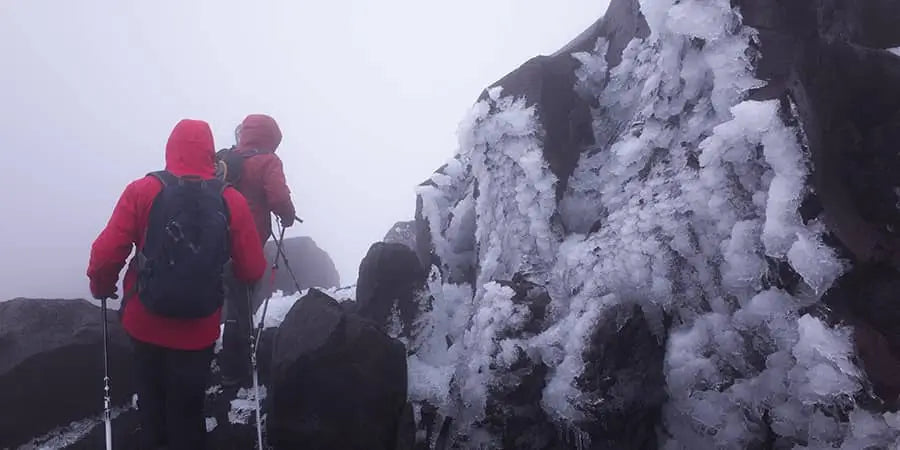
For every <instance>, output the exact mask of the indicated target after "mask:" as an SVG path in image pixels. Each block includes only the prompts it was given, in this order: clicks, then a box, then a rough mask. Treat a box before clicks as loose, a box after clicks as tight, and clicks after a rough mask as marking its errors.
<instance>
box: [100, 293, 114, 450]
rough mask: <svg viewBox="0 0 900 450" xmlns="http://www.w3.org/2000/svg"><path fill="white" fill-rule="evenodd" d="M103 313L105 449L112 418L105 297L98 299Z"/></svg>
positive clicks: (109, 449) (108, 449) (109, 447)
mask: <svg viewBox="0 0 900 450" xmlns="http://www.w3.org/2000/svg"><path fill="white" fill-rule="evenodd" d="M100 310H101V312H102V314H103V422H104V424H105V426H106V450H112V418H111V414H110V403H111V402H110V396H109V327H108V326H107V323H106V297H103V298H102V299H100Z"/></svg>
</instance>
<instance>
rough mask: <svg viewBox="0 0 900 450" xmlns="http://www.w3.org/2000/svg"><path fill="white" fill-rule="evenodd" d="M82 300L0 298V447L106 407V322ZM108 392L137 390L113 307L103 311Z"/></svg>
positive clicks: (117, 396) (117, 399) (119, 397)
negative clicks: (106, 365)
mask: <svg viewBox="0 0 900 450" xmlns="http://www.w3.org/2000/svg"><path fill="white" fill-rule="evenodd" d="M101 320H102V318H101V314H100V309H99V308H98V307H96V306H94V305H92V304H90V303H88V302H86V301H84V300H36V299H24V298H20V299H15V300H10V301H6V302H2V303H0V405H2V407H3V413H2V414H0V448H8V447H9V448H16V447H17V446H18V445H21V444H24V443H25V442H27V441H28V440H30V439H31V438H33V437H35V436H38V435H42V434H45V433H48V432H50V431H51V430H53V429H55V428H57V427H59V426H63V425H68V424H69V423H70V422H72V421H76V420H79V419H82V418H85V417H88V416H96V415H99V414H100V413H102V412H103V328H102V326H103V323H102V322H101ZM107 324H108V326H109V330H110V346H109V352H110V354H109V362H110V378H111V389H112V400H113V404H114V405H115V406H121V405H123V404H128V403H130V401H131V398H132V394H133V393H134V386H133V383H132V376H131V370H130V363H131V344H130V342H129V340H128V338H127V336H126V335H125V333H124V331H123V330H122V328H121V326H120V325H119V323H118V320H117V316H116V314H115V312H110V313H109V314H108V316H107Z"/></svg>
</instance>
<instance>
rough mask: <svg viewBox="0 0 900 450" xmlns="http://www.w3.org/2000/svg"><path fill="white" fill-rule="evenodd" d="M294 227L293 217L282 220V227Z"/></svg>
mask: <svg viewBox="0 0 900 450" xmlns="http://www.w3.org/2000/svg"><path fill="white" fill-rule="evenodd" d="M293 225H294V217H293V216H291V217H282V218H281V226H283V227H285V228H290V227H291V226H293Z"/></svg>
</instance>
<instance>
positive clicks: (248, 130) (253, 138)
mask: <svg viewBox="0 0 900 450" xmlns="http://www.w3.org/2000/svg"><path fill="white" fill-rule="evenodd" d="M235 134H236V135H237V136H238V142H237V151H238V152H242V151H247V150H254V149H256V150H259V151H261V152H264V153H275V150H276V149H278V145H279V144H281V130H280V129H279V128H278V122H275V119H273V118H272V117H270V116H267V115H265V114H251V115H249V116H247V117H246V118H245V119H244V121H243V122H241V125H240V127H239V128H238V130H237V131H236V133H235Z"/></svg>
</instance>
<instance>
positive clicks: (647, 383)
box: [576, 304, 667, 449]
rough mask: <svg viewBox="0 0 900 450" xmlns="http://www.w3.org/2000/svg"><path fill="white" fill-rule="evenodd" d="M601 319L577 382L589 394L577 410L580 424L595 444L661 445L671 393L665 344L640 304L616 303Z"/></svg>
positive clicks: (607, 446) (619, 446)
mask: <svg viewBox="0 0 900 450" xmlns="http://www.w3.org/2000/svg"><path fill="white" fill-rule="evenodd" d="M598 324H599V325H598V327H597V329H596V330H594V332H593V335H592V337H591V345H590V347H589V350H588V351H587V352H586V353H585V354H584V355H583V358H584V361H585V368H584V372H583V373H582V374H581V375H580V376H579V377H578V379H577V381H576V383H577V385H578V387H579V388H580V389H581V391H582V392H584V393H585V394H586V398H585V399H583V400H582V402H581V406H580V408H579V409H581V410H582V412H583V413H585V414H586V415H587V417H588V419H587V420H586V421H585V422H584V423H583V424H581V429H582V430H584V431H585V432H586V433H588V435H589V436H590V438H591V443H592V444H593V445H594V448H621V449H644V448H657V431H658V430H657V428H658V424H659V423H660V419H661V417H662V406H663V404H664V403H665V401H666V398H667V395H666V388H665V386H666V382H665V375H664V373H663V358H664V357H665V353H666V348H665V343H664V342H661V341H660V339H659V338H658V337H657V336H656V335H654V333H653V332H652V331H651V329H650V326H649V324H648V322H647V319H646V318H645V317H644V313H643V312H642V311H641V308H640V307H639V306H637V305H626V304H619V305H616V306H615V307H613V308H612V309H610V310H609V311H606V312H605V313H604V315H603V316H602V317H601V319H600V320H599V321H598Z"/></svg>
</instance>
